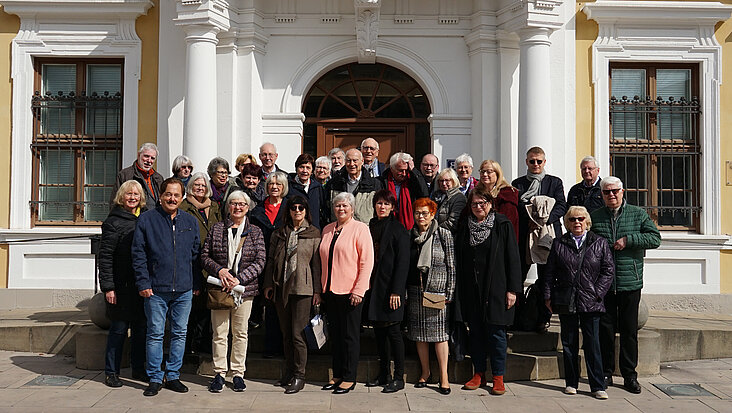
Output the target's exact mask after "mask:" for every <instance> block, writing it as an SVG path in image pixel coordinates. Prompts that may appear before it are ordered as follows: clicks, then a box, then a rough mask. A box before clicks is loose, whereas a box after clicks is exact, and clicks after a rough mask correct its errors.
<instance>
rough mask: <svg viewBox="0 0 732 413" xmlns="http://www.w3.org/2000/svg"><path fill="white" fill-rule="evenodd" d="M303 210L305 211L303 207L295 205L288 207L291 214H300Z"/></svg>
mask: <svg viewBox="0 0 732 413" xmlns="http://www.w3.org/2000/svg"><path fill="white" fill-rule="evenodd" d="M304 210H305V205H300V204H297V205H292V206H291V207H290V211H293V212H295V211H298V212H302V211H304Z"/></svg>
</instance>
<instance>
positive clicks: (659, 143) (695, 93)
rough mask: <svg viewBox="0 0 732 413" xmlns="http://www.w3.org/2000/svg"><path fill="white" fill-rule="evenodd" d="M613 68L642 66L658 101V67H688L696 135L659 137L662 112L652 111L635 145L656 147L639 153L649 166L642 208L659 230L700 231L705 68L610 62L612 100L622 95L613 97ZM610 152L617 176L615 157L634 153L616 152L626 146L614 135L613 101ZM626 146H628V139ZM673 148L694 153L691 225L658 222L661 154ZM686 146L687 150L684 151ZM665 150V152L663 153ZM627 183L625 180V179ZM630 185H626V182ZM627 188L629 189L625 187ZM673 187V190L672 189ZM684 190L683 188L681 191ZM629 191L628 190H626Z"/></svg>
mask: <svg viewBox="0 0 732 413" xmlns="http://www.w3.org/2000/svg"><path fill="white" fill-rule="evenodd" d="M614 69H643V70H645V87H646V90H645V93H646V96H647V97H649V98H651V99H652V100H654V101H655V100H656V98H657V97H658V89H657V76H656V74H657V71H658V70H659V69H677V70H689V71H690V74H691V75H690V80H689V82H690V90H689V94H690V99H688V101H689V102H692V101H696V102H697V107H698V113H697V114H692V115H691V116H690V119H691V120H692V126H691V128H692V130H691V136H692V137H693V141H692V142H688V141H687V142H685V140H684V139H674V138H673V137H670V138H668V139H661V138H660V137H659V131H658V129H659V127H658V125H659V113H660V112H657V111H656V112H653V111H649V112H648V113H647V114H645V115H644V116H647V119H646V120H645V125H644V130H645V137H644V138H643V139H640V138H639V139H635V142H636V147H637V145H638V143H641V144H643V146H644V147H645V148H648V149H649V152H651V148H653V149H655V150H654V151H653V152H656V153H648V154H644V153H640V155H639V156H644V157H645V159H646V162H647V166H646V173H645V185H646V188H647V189H646V190H645V192H648V195H647V202H646V206H642V208H644V209H646V211H647V212H648V215H649V216H650V217H651V219H653V221H654V222H655V223H656V225H657V226H658V227H659V229H660V230H668V231H693V232H700V231H701V220H702V215H703V214H702V205H701V200H702V196H701V185H700V176H701V171H702V168H703V159H702V143H703V140H704V137H703V136H702V124H703V116H704V114H703V112H702V107H703V105H701V104H700V100H699V99H700V95H701V92H702V90H701V78H700V76H701V72H702V68H701V67H700V64H699V63H698V62H693V63H685V62H638V61H633V62H613V61H611V62H610V63H609V67H608V95H609V97H610V99H611V100H612V99H613V98H616V99H618V100H620V99H622V96H614V95H613V93H612V74H613V70H614ZM627 98H628V99H629V100H632V99H634V96H628V97H627ZM678 99H679V98H678V97H675V100H676V101H678ZM641 101H645V99H644V98H643V97H641ZM694 116H696V121H694ZM608 120H609V121H608V153H609V161H610V163H609V166H610V173H611V174H612V175H616V176H617V174H616V173H614V171H613V168H614V166H615V165H614V162H613V157H614V156H625V157H627V158H631V157H633V156H634V155H633V154H632V153H625V154H620V155H616V154H615V152H616V151H617V149H616V148H620V147H622V146H623V143H621V141H622V140H624V139H626V140H627V138H623V139H615V138H614V137H613V130H612V127H613V125H612V124H613V110H612V102H611V103H610V105H609V111H608ZM625 145H628V143H627V142H626V143H625ZM669 146H670V147H671V148H672V152H673V148H674V146H676V147H678V146H680V147H681V148H682V150H681V151H679V152H678V153H679V155H686V156H691V157H692V159H691V163H692V165H691V167H690V168H691V172H690V173H691V177H692V182H691V185H690V187H691V188H692V190H691V192H692V195H691V200H690V207H691V208H692V209H691V212H690V214H691V224H690V225H660V224H659V216H660V209H662V207H661V206H660V202H659V199H660V196H661V194H662V193H663V192H664V191H663V190H662V189H660V188H659V187H658V185H659V179H660V178H659V168H660V166H659V158H660V157H662V156H673V155H670V154H669V153H665V152H664V148H668V147H669ZM683 149H686V150H683ZM662 152H663V153H662ZM624 184H625V182H624ZM625 186H627V185H625ZM626 191H628V190H627V188H626ZM673 191H674V190H673V189H672V191H671V192H673ZM628 192H644V191H643V190H641V189H638V190H636V191H633V190H630V191H628ZM682 192H683V190H682ZM626 194H627V192H626Z"/></svg>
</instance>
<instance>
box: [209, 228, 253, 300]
mask: <svg viewBox="0 0 732 413" xmlns="http://www.w3.org/2000/svg"><path fill="white" fill-rule="evenodd" d="M246 239H247V237H246V235H245V236H243V237H241V241H239V246H238V247H237V248H236V254H235V255H234V263H236V258H237V256H238V255H239V252H241V248H242V247H243V246H244V240H246ZM229 273H230V274H231V275H233V276H234V277H236V272H232V271H231V270H229ZM207 293H208V300H207V301H206V307H207V308H208V309H209V310H231V309H232V308H234V307H236V305H235V303H234V296H232V295H231V294H229V293H227V292H226V291H224V290H222V289H221V287H219V286H218V285H209V286H208V288H207Z"/></svg>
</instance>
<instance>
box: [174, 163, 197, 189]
mask: <svg viewBox="0 0 732 413" xmlns="http://www.w3.org/2000/svg"><path fill="white" fill-rule="evenodd" d="M172 170H173V176H174V177H176V178H178V179H180V181H181V182H183V186H184V187H185V186H187V185H188V180H189V179H191V173H192V172H193V161H191V158H189V157H187V156H185V155H178V156H176V157H175V159H173V168H172Z"/></svg>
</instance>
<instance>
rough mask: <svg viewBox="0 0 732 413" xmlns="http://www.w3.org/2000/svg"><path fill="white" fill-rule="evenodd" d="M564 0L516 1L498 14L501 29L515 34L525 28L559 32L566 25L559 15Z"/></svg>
mask: <svg viewBox="0 0 732 413" xmlns="http://www.w3.org/2000/svg"><path fill="white" fill-rule="evenodd" d="M562 3H563V0H516V1H514V2H513V3H510V4H509V5H508V6H506V7H504V8H502V9H500V10H498V11H497V12H496V20H497V23H498V27H499V28H500V29H503V30H506V31H509V32H515V31H517V30H519V29H524V28H532V27H535V28H547V29H551V30H552V31H553V30H557V29H559V28H561V27H562V24H563V23H564V22H563V21H562V17H561V16H560V14H559V7H560V6H561V5H562Z"/></svg>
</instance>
